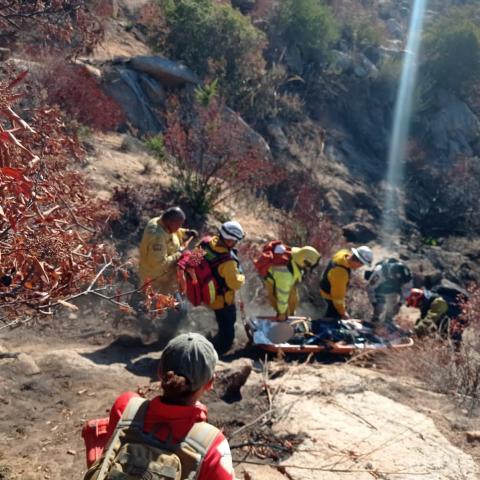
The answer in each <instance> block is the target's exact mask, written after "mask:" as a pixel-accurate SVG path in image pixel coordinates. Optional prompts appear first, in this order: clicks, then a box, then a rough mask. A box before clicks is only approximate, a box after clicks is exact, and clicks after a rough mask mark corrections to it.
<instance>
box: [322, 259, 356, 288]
mask: <svg viewBox="0 0 480 480" xmlns="http://www.w3.org/2000/svg"><path fill="white" fill-rule="evenodd" d="M337 267H338V268H343V269H344V270H346V272H347V273H348V281H350V278H351V276H352V272H351V270H350V269H349V268H347V267H345V266H344V265H339V264H338V263H335V262H334V261H333V260H330V261H329V262H328V265H327V268H325V270H324V272H323V275H322V280H321V282H320V288H321V289H322V290H323V291H324V292H325V293H328V294H329V295H330V293H331V290H332V286H331V285H330V280H329V279H328V274H329V273H330V271H331V270H333V269H334V268H337Z"/></svg>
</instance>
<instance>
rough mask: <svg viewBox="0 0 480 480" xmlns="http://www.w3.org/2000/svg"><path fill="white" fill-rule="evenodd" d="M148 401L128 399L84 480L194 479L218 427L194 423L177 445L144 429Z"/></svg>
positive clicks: (216, 433)
mask: <svg viewBox="0 0 480 480" xmlns="http://www.w3.org/2000/svg"><path fill="white" fill-rule="evenodd" d="M148 405H149V402H148V401H147V400H145V399H144V398H140V397H134V398H132V399H130V401H129V402H128V405H127V408H126V409H125V411H124V412H123V415H122V417H121V418H120V420H119V422H118V424H117V427H116V429H115V432H114V434H113V435H112V438H111V439H110V442H109V443H108V445H107V447H105V451H104V452H103V455H102V457H101V458H100V459H99V460H97V462H95V463H94V464H93V465H92V466H91V467H90V468H89V469H88V471H87V473H86V474H85V476H84V477H83V478H84V480H193V479H195V478H197V476H198V474H199V472H200V467H201V466H202V461H203V459H204V457H205V455H206V453H207V452H208V450H209V449H210V447H211V445H212V443H213V441H214V440H215V438H216V437H217V435H218V432H219V430H218V428H216V427H214V426H213V425H210V424H208V423H206V422H199V423H195V424H194V425H193V427H192V428H191V429H190V431H189V432H188V434H187V436H186V437H185V438H184V439H183V440H182V441H181V442H180V443H178V444H176V443H172V441H171V435H170V437H169V438H167V440H166V441H161V440H159V439H158V438H157V437H155V435H154V432H152V433H146V432H144V431H143V425H144V420H145V413H146V411H147V409H148Z"/></svg>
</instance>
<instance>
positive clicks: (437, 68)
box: [424, 8, 480, 93]
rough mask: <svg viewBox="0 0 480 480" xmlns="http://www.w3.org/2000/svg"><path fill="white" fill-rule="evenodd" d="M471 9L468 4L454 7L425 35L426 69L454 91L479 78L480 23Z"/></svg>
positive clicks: (468, 86) (466, 88)
mask: <svg viewBox="0 0 480 480" xmlns="http://www.w3.org/2000/svg"><path fill="white" fill-rule="evenodd" d="M471 13H472V9H471V8H463V9H455V10H453V11H452V12H450V13H449V15H448V16H445V17H442V18H440V19H439V20H438V21H437V22H436V23H435V24H434V25H432V26H431V28H430V29H429V30H428V31H427V33H426V36H425V63H424V67H425V69H426V71H427V72H428V74H429V75H430V76H431V77H432V79H433V80H434V81H435V83H436V84H437V85H438V86H440V87H443V88H448V89H451V90H453V91H455V92H457V93H463V92H464V91H465V90H469V89H470V88H471V87H472V86H473V85H474V84H475V83H476V82H478V79H479V78H480V26H479V25H478V22H476V20H475V19H474V18H473V17H471Z"/></svg>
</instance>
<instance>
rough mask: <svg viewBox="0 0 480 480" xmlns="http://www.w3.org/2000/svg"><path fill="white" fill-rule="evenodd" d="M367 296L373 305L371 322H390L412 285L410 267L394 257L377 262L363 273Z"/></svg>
mask: <svg viewBox="0 0 480 480" xmlns="http://www.w3.org/2000/svg"><path fill="white" fill-rule="evenodd" d="M365 279H366V280H367V281H368V283H367V294H368V298H369V300H370V302H371V304H372V306H373V317H372V321H373V322H391V321H392V320H393V317H395V315H397V313H398V312H399V310H400V305H401V302H404V301H405V299H406V298H407V296H408V295H409V293H410V290H411V289H412V287H413V280H412V273H411V272H410V269H409V268H408V267H407V266H406V265H405V264H404V263H403V262H401V261H400V260H397V259H396V258H388V259H385V260H382V261H381V262H379V263H377V264H376V265H375V267H374V269H373V270H372V271H369V272H366V273H365Z"/></svg>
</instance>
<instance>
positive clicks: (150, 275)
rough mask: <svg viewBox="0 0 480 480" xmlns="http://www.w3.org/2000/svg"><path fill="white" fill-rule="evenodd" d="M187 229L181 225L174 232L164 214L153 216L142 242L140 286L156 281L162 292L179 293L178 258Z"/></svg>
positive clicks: (155, 287)
mask: <svg viewBox="0 0 480 480" xmlns="http://www.w3.org/2000/svg"><path fill="white" fill-rule="evenodd" d="M185 232H186V230H185V229H183V228H180V229H179V230H178V231H177V232H175V233H170V232H169V231H168V230H167V229H166V227H164V226H163V224H162V221H161V217H155V218H152V219H151V220H150V221H149V222H148V223H147V226H146V227H145V230H144V232H143V237H142V241H141V243H140V265H139V269H138V274H139V277H140V286H141V285H144V284H145V282H146V281H147V280H152V283H151V285H152V287H153V288H154V289H155V290H157V291H158V292H160V293H164V294H168V293H175V292H176V291H177V290H178V285H177V268H176V267H177V261H178V259H179V258H180V255H181V251H180V248H181V245H182V243H183V241H184V237H185Z"/></svg>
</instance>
